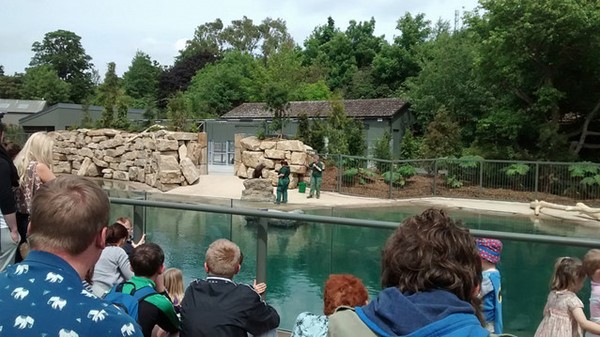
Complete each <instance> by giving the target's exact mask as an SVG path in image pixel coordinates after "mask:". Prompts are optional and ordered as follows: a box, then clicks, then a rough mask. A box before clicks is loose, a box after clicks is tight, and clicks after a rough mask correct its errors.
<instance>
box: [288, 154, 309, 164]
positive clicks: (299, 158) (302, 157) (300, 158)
mask: <svg viewBox="0 0 600 337" xmlns="http://www.w3.org/2000/svg"><path fill="white" fill-rule="evenodd" d="M307 160H308V155H307V154H306V152H292V156H291V157H290V165H304V164H306V162H307Z"/></svg>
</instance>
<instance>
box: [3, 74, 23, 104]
mask: <svg viewBox="0 0 600 337" xmlns="http://www.w3.org/2000/svg"><path fill="white" fill-rule="evenodd" d="M22 87H23V75H22V74H15V75H14V76H6V75H2V76H0V97H2V98H4V99H20V98H21V90H22V89H21V88H22Z"/></svg>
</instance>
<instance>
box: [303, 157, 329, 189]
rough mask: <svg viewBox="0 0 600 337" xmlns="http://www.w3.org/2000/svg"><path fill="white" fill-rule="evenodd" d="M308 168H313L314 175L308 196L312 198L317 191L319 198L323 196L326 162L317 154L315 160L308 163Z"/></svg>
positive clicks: (311, 178)
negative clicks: (322, 188)
mask: <svg viewBox="0 0 600 337" xmlns="http://www.w3.org/2000/svg"><path fill="white" fill-rule="evenodd" d="M308 168H309V169H311V170H312V175H311V177H310V193H309V195H308V197H306V198H312V197H313V196H314V195H315V193H316V194H317V199H319V198H320V197H321V183H322V182H323V171H325V164H324V163H323V162H322V161H321V159H320V158H319V156H318V155H315V157H314V161H313V162H312V163H311V164H310V165H308Z"/></svg>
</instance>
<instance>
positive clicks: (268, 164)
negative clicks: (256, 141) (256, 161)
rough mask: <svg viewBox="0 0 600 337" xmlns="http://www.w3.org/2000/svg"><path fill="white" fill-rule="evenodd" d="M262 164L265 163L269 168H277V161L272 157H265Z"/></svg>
mask: <svg viewBox="0 0 600 337" xmlns="http://www.w3.org/2000/svg"><path fill="white" fill-rule="evenodd" d="M260 163H261V164H263V165H265V168H268V169H274V168H275V162H274V161H273V160H271V159H267V158H263V159H262V160H261V161H260Z"/></svg>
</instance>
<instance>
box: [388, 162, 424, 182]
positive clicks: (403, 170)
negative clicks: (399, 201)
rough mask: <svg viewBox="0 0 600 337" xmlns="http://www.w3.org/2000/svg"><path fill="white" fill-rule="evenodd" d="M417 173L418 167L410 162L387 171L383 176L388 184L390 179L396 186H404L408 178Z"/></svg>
mask: <svg viewBox="0 0 600 337" xmlns="http://www.w3.org/2000/svg"><path fill="white" fill-rule="evenodd" d="M415 174H417V171H416V169H415V168H414V167H413V166H412V165H409V164H404V165H401V166H399V167H398V168H397V169H396V170H395V171H386V172H384V173H383V174H382V175H381V176H382V177H383V181H384V182H385V183H386V184H389V183H390V181H391V183H392V184H393V185H394V186H397V187H403V186H405V185H406V179H408V178H410V177H412V176H414V175H415Z"/></svg>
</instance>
